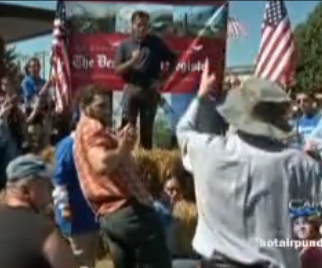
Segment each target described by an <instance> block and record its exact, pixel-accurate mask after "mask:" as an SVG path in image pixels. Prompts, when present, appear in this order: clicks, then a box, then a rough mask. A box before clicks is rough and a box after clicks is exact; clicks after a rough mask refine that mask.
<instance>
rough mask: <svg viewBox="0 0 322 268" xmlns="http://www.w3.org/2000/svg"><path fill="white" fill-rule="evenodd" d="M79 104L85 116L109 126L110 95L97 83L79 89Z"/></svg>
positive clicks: (110, 111) (110, 115)
mask: <svg viewBox="0 0 322 268" xmlns="http://www.w3.org/2000/svg"><path fill="white" fill-rule="evenodd" d="M79 104H80V109H81V111H82V112H83V113H84V114H86V115H87V116H89V117H91V118H94V119H96V120H98V121H100V122H101V123H102V124H104V125H105V126H111V119H112V95H111V92H110V91H109V90H108V89H107V88H105V87H101V86H99V85H89V86H86V87H85V88H83V89H82V90H81V91H80V96H79Z"/></svg>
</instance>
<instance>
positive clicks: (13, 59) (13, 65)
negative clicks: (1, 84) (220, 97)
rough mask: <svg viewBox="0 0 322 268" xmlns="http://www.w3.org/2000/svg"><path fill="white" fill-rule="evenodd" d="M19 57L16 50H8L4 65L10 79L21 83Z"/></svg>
mask: <svg viewBox="0 0 322 268" xmlns="http://www.w3.org/2000/svg"><path fill="white" fill-rule="evenodd" d="M17 59H18V55H17V53H16V48H15V47H12V48H6V49H5V53H4V65H5V68H6V72H7V74H9V76H10V77H12V78H13V79H15V80H16V81H19V80H20V78H21V71H20V68H19V66H18V64H17Z"/></svg>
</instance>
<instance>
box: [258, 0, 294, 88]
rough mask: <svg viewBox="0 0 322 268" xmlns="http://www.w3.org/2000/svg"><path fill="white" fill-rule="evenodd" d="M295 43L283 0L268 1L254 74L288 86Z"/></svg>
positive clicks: (291, 72) (292, 65)
mask: <svg viewBox="0 0 322 268" xmlns="http://www.w3.org/2000/svg"><path fill="white" fill-rule="evenodd" d="M294 54H295V44H294V37H293V32H292V28H291V23H290V20H289V17H288V14H287V10H286V6H285V3H284V1H268V2H267V4H266V8H265V14H264V23H263V28H262V39H261V43H260V49H259V54H258V58H257V65H256V70H255V75H256V76H257V77H260V78H264V79H267V80H270V81H274V82H278V83H280V84H282V85H284V86H288V85H289V82H290V79H291V76H292V74H293V67H294V62H293V60H294Z"/></svg>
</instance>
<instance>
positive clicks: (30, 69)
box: [25, 57, 41, 77]
mask: <svg viewBox="0 0 322 268" xmlns="http://www.w3.org/2000/svg"><path fill="white" fill-rule="evenodd" d="M40 70H41V64H40V61H39V59H38V58H36V57H33V58H31V59H30V60H29V61H28V62H27V66H26V68H25V72H26V74H27V75H30V76H33V77H40Z"/></svg>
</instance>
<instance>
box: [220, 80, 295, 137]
mask: <svg viewBox="0 0 322 268" xmlns="http://www.w3.org/2000/svg"><path fill="white" fill-rule="evenodd" d="M290 102H291V99H290V97H289V96H288V94H287V93H286V91H285V90H284V89H283V88H282V87H280V86H279V85H278V84H277V83H273V82H270V81H267V80H263V79H259V78H250V79H248V80H247V81H246V82H244V84H243V85H242V86H241V87H239V88H236V89H232V90H230V91H229V92H228V94H227V96H226V98H225V100H224V102H223V103H222V104H220V105H218V107H217V110H218V112H219V113H220V114H221V115H222V116H223V117H224V118H225V119H226V121H227V122H228V123H229V124H230V125H231V126H233V127H234V128H236V129H237V130H240V131H242V132H244V133H247V134H252V135H256V136H263V137H269V138H272V139H277V140H285V139H288V138H290V137H291V136H292V131H291V128H290V129H287V130H285V129H282V128H281V127H278V126H277V125H276V124H273V123H270V122H265V121H264V120H263V119H262V118H260V117H259V116H258V115H257V114H256V112H254V111H255V107H257V106H258V105H259V104H261V103H274V104H283V103H290Z"/></svg>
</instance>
